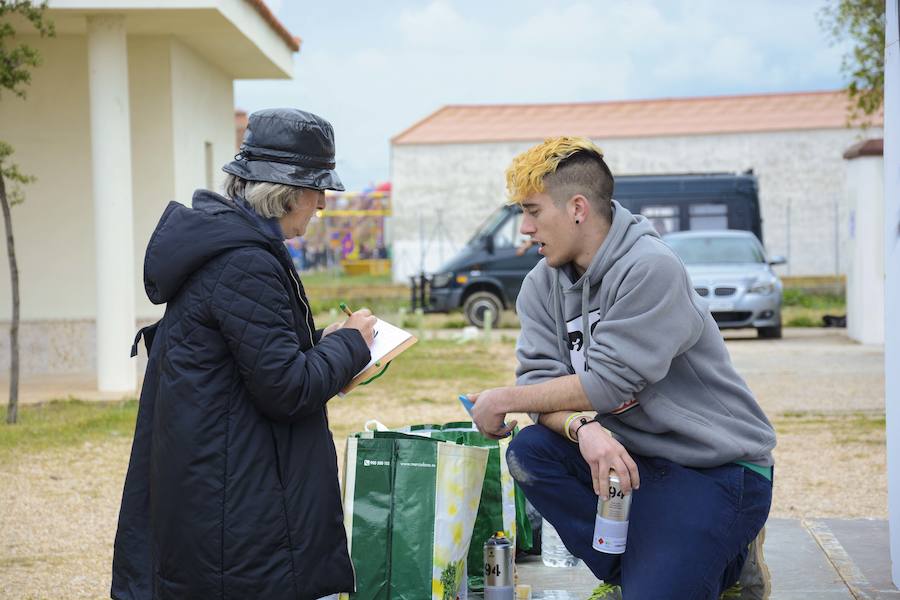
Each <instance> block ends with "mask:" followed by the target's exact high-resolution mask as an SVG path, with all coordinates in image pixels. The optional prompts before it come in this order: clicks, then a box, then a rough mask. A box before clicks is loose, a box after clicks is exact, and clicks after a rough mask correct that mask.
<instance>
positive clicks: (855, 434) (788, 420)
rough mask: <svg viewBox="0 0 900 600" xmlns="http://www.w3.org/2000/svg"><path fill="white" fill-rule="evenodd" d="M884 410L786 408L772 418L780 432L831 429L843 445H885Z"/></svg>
mask: <svg viewBox="0 0 900 600" xmlns="http://www.w3.org/2000/svg"><path fill="white" fill-rule="evenodd" d="M886 423H887V421H886V419H885V415H884V413H882V412H861V411H850V412H836V413H835V412H828V413H826V412H821V411H786V412H783V413H781V414H780V415H778V416H776V417H775V418H774V419H773V420H772V424H773V425H774V426H775V429H776V431H778V432H779V433H792V434H797V433H803V432H805V431H809V430H811V429H815V430H817V431H830V432H831V433H832V434H833V435H834V436H835V441H836V442H837V443H840V444H844V443H847V444H850V443H855V444H859V443H862V444H874V445H878V444H883V443H884V434H885V426H886Z"/></svg>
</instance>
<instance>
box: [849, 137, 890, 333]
mask: <svg viewBox="0 0 900 600" xmlns="http://www.w3.org/2000/svg"><path fill="white" fill-rule="evenodd" d="M844 156H845V158H847V155H846V154H845V155H844ZM883 164H884V160H883V159H882V157H881V156H873V155H856V156H853V157H852V158H848V163H847V194H848V196H849V200H850V207H851V210H852V212H851V215H852V223H851V227H852V231H851V232H850V234H851V238H852V239H851V242H852V251H851V252H852V255H851V259H850V268H849V269H848V270H847V335H849V336H850V337H851V338H852V339H854V340H856V341H857V342H859V343H861V344H878V345H880V344H883V343H884V167H883Z"/></svg>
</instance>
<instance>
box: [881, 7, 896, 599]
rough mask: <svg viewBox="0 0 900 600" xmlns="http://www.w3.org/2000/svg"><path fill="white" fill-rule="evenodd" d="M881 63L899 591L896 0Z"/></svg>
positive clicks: (888, 407) (889, 409)
mask: <svg viewBox="0 0 900 600" xmlns="http://www.w3.org/2000/svg"><path fill="white" fill-rule="evenodd" d="M886 8H887V14H886V16H887V30H886V32H885V46H886V49H885V64H884V217H885V219H884V266H885V300H884V306H885V308H886V309H887V310H886V311H885V323H884V334H885V340H884V374H885V390H884V391H885V398H884V399H885V411H886V413H887V467H888V515H889V517H890V538H891V575H892V576H893V579H894V585H896V586H897V587H900V368H898V365H900V309H898V307H900V22H898V21H900V10H898V9H900V0H887V2H886Z"/></svg>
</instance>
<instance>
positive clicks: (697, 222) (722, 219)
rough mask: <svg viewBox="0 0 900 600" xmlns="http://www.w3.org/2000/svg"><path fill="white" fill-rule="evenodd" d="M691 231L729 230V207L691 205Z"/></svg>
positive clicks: (721, 205) (720, 205)
mask: <svg viewBox="0 0 900 600" xmlns="http://www.w3.org/2000/svg"><path fill="white" fill-rule="evenodd" d="M689 216H690V223H691V224H690V227H689V229H691V230H706V231H708V230H710V229H728V207H727V206H726V205H724V204H691V207H690V215H689Z"/></svg>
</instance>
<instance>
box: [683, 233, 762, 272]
mask: <svg viewBox="0 0 900 600" xmlns="http://www.w3.org/2000/svg"><path fill="white" fill-rule="evenodd" d="M666 243H667V244H669V246H671V247H672V249H673V250H675V252H676V253H677V254H678V256H680V257H681V260H683V261H684V263H685V264H687V265H712V264H722V263H726V264H739V263H761V262H765V261H766V258H765V256H763V253H762V250H761V249H760V247H759V244H757V243H756V241H755V240H753V239H751V238H745V237H680V238H668V239H666Z"/></svg>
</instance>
